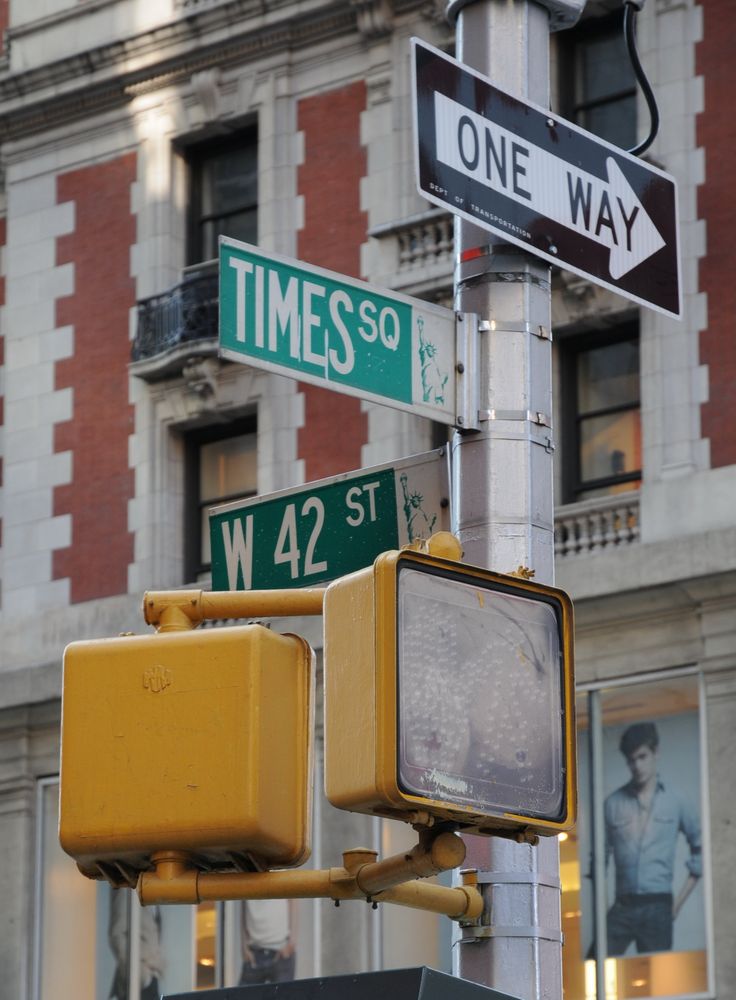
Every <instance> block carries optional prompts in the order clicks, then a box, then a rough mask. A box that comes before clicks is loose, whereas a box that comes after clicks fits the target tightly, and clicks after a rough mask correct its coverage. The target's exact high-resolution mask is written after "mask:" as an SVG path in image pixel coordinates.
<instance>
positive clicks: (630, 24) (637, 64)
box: [624, 0, 659, 156]
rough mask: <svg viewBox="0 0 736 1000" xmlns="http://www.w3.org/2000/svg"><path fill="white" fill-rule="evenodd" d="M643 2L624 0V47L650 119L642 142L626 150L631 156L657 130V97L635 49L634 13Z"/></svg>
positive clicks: (638, 152) (638, 153)
mask: <svg viewBox="0 0 736 1000" xmlns="http://www.w3.org/2000/svg"><path fill="white" fill-rule="evenodd" d="M643 3H644V0H624V37H625V39H626V48H627V49H628V52H629V59H630V60H631V65H632V66H633V68H634V73H635V74H636V79H637V81H638V83H639V86H640V87H641V89H642V92H643V93H644V97H645V99H646V102H647V107H648V108H649V116H650V121H651V125H650V128H649V135H648V136H647V137H646V139H645V140H644V141H643V142H640V143H639V145H638V146H634V148H633V149H630V150H629V151H628V152H629V153H631V154H632V155H633V156H641V154H642V153H643V152H645V151H646V150H647V149H649V147H650V146H651V144H652V143H653V142H654V140H655V139H656V137H657V132H658V131H659V109H658V107H657V99H656V97H655V96H654V91H653V90H652V88H651V86H650V85H649V80H647V76H646V73H645V72H644V67H643V66H642V64H641V60H640V59H639V53H638V51H637V49H636V15H637V14H638V13H639V11H640V10H641V8H642V6H643Z"/></svg>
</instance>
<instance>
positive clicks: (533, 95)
mask: <svg viewBox="0 0 736 1000" xmlns="http://www.w3.org/2000/svg"><path fill="white" fill-rule="evenodd" d="M541 2H545V0H541ZM553 2H554V0H553ZM566 2H567V3H577V0H562V6H564V4H565V3H566ZM583 2H584V0H583ZM577 6H578V7H582V3H577ZM549 7H550V5H549V4H548V5H547V8H545V7H543V6H541V5H540V4H538V3H531V2H528V0H453V2H452V3H451V4H450V6H449V9H448V14H449V15H450V16H452V15H453V14H454V13H458V19H457V36H456V39H457V58H458V60H459V61H460V62H463V63H465V64H466V65H468V66H471V67H472V68H474V69H477V70H478V71H479V72H481V73H483V74H485V75H486V76H489V77H491V78H492V80H493V83H494V84H496V85H497V86H499V87H501V88H502V89H504V90H507V91H509V92H510V93H512V94H514V95H515V96H517V97H520V98H522V99H526V100H530V101H533V102H534V103H536V104H538V105H540V106H542V107H545V108H546V107H548V105H549V30H550V9H549ZM572 20H573V21H574V20H575V18H574V17H573V18H572ZM479 249H480V250H481V251H482V252H481V254H480V255H478V252H477V251H478V250H479ZM455 251H456V255H457V266H456V274H455V293H456V302H455V308H456V310H457V311H458V312H462V313H475V314H477V315H478V316H479V317H480V319H481V325H482V327H484V328H485V329H484V332H482V333H481V344H480V351H479V357H480V411H481V414H480V416H481V421H482V423H481V428H482V429H481V431H480V432H478V433H462V432H457V433H456V434H455V437H454V440H453V445H452V447H453V511H454V514H453V516H454V518H455V524H454V529H455V531H456V532H457V533H458V534H459V536H460V539H461V541H462V544H463V549H464V558H465V559H466V560H467V561H468V562H470V563H474V564H476V565H479V566H485V567H487V568H489V569H493V570H495V571H497V572H506V573H508V572H512V571H513V570H515V569H516V568H517V567H519V566H526V567H530V568H531V569H533V570H534V572H535V579H536V580H538V581H539V582H540V583H553V582H554V545H553V535H554V507H553V499H552V485H553V480H552V430H551V418H552V377H551V371H552V352H551V340H550V272H549V267H548V265H547V264H546V263H544V262H543V261H540V260H538V259H536V258H535V257H532V256H531V255H530V254H528V253H526V252H524V251H522V250H519V249H517V248H515V247H512V246H509V245H506V244H503V243H502V242H500V240H499V239H498V238H496V237H491V236H490V234H489V233H488V232H486V231H485V230H481V229H479V228H477V227H476V226H474V225H472V224H471V223H468V222H465V221H463V220H460V219H457V218H456V220H455ZM467 840H468V857H467V860H466V865H468V866H472V867H476V868H478V869H479V880H480V883H481V885H480V887H481V888H482V889H483V891H484V895H485V898H486V903H487V906H486V909H487V913H488V915H489V918H490V924H489V926H488V927H487V928H486V927H483V928H475V929H474V932H476V933H475V934H474V935H473V936H471V935H470V934H469V933H466V934H465V936H464V937H463V940H462V941H460V942H458V944H457V945H456V947H455V956H456V957H455V961H456V971H457V973H458V974H459V975H460V976H462V978H464V979H470V980H473V981H475V982H478V983H483V984H485V985H487V986H492V987H494V988H496V989H499V990H502V991H504V992H506V993H510V994H512V995H513V996H519V997H521V998H522V1000H560V998H561V997H562V946H561V941H562V935H561V915H560V897H561V894H560V862H559V849H558V843H557V839H556V838H554V837H552V838H541V840H540V841H539V844H538V845H536V846H531V845H529V844H523V843H522V844H520V843H516V842H514V841H511V840H506V839H502V838H480V837H468V838H467ZM478 931H480V934H481V935H483V936H477V932H478Z"/></svg>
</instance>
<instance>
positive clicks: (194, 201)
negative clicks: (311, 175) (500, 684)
mask: <svg viewBox="0 0 736 1000" xmlns="http://www.w3.org/2000/svg"><path fill="white" fill-rule="evenodd" d="M245 146H253V147H255V154H256V155H255V181H256V194H255V199H254V201H253V202H252V203H251V202H242V203H238V204H236V205H234V206H233V207H232V208H231V209H229V210H228V211H227V212H225V213H222V212H220V213H217V214H212V213H209V214H205V213H204V211H203V203H204V180H203V175H204V166H205V164H206V163H207V161H209V160H212V159H213V158H214V157H216V156H218V155H219V154H222V153H227V152H232V151H236V150H238V149H243V148H244V147H245ZM182 154H183V156H184V159H185V160H186V164H187V170H188V174H189V182H188V187H189V196H188V199H187V220H186V223H187V224H186V261H187V266H188V267H192V266H194V265H196V264H201V263H204V262H205V261H206V260H211V259H214V258H213V257H210V256H209V255H206V254H205V251H204V243H205V241H204V237H203V227H204V225H205V223H207V222H211V221H213V220H215V219H226V218H229V217H231V216H234V215H237V214H238V213H239V212H242V211H244V210H249V209H255V212H256V237H255V238H254V240H253V242H256V241H257V232H258V204H259V192H258V126H257V124H256V123H251V124H249V125H244V126H243V127H242V128H239V129H238V130H237V131H236V132H233V133H231V134H229V135H227V136H217V137H212V138H209V139H204V140H200V141H198V142H192V143H189V144H188V145H186V146H185V147H183V149H182ZM216 256H217V250H216V248H215V257H216Z"/></svg>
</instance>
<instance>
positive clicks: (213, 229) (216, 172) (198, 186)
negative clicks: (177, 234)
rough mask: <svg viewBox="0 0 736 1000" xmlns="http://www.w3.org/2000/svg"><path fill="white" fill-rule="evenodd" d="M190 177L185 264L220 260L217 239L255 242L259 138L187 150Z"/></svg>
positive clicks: (246, 135) (248, 133)
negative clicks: (224, 237) (231, 238)
mask: <svg viewBox="0 0 736 1000" xmlns="http://www.w3.org/2000/svg"><path fill="white" fill-rule="evenodd" d="M186 159H187V163H188V165H189V172H190V198H189V233H188V245H187V263H188V264H190V265H191V264H199V263H201V262H202V261H207V260H214V259H215V258H216V257H217V256H218V238H219V237H220V236H232V237H233V238H234V239H237V240H244V241H245V242H246V243H256V242H257V240H258V133H257V130H256V128H255V127H253V128H249V129H244V130H243V131H241V132H238V133H237V135H236V136H234V137H228V138H227V139H217V140H214V139H213V140H209V141H207V142H203V143H198V144H197V145H194V146H190V147H188V148H187V150H186Z"/></svg>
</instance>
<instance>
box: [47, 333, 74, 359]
mask: <svg viewBox="0 0 736 1000" xmlns="http://www.w3.org/2000/svg"><path fill="white" fill-rule="evenodd" d="M39 355H40V357H41V358H42V359H43V360H44V361H62V360H64V359H65V358H71V357H72V356H73V355H74V327H73V326H57V327H56V328H55V329H53V330H48V331H47V332H46V333H42V334H40V336H39Z"/></svg>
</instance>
